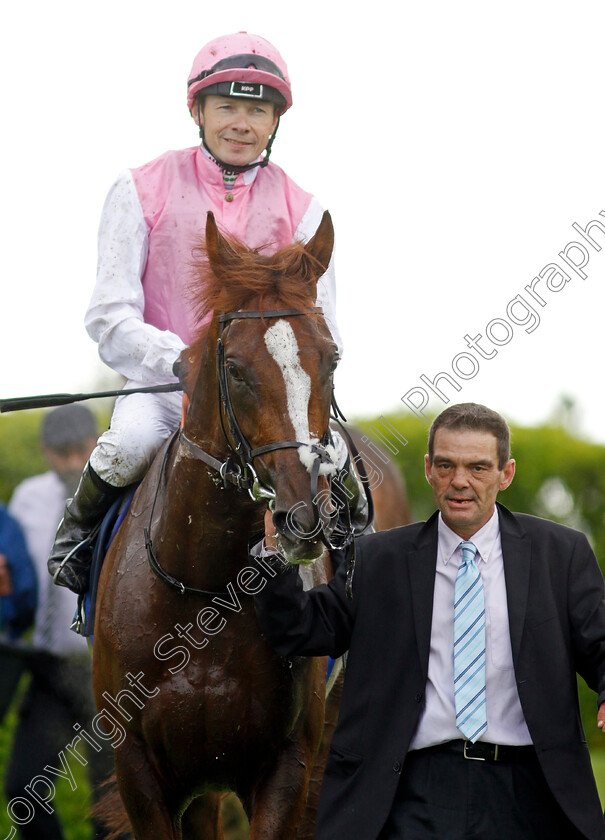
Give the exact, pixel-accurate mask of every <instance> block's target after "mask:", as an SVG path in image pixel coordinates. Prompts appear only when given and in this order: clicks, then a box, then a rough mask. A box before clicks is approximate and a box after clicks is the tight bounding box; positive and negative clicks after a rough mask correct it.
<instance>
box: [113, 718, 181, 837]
mask: <svg viewBox="0 0 605 840" xmlns="http://www.w3.org/2000/svg"><path fill="white" fill-rule="evenodd" d="M114 756H115V766H116V778H117V781H118V786H119V788H120V796H121V797H122V802H123V803H124V807H125V808H126V811H127V813H128V818H129V820H130V822H131V824H132V831H133V834H134V837H135V840H181V837H180V831H178V832H177V829H176V828H175V824H174V820H173V817H172V814H171V811H170V809H169V808H168V805H167V803H166V797H165V792H164V790H163V789H162V786H161V785H160V781H159V779H158V778H157V775H156V773H155V771H154V769H153V767H152V765H151V763H150V761H149V757H148V755H147V750H146V749H145V746H144V745H143V744H141V743H140V742H139V741H138V740H137V739H136V738H134V737H133V736H131V735H127V736H126V739H125V741H124V742H123V743H122V744H121V745H120V746H119V747H118V749H116V750H115V753H114Z"/></svg>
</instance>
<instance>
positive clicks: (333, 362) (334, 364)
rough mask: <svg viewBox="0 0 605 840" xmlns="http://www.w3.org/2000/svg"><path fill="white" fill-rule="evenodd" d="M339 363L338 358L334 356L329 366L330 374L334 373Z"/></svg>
mask: <svg viewBox="0 0 605 840" xmlns="http://www.w3.org/2000/svg"><path fill="white" fill-rule="evenodd" d="M339 361H340V356H334V358H333V359H332V364H331V365H330V373H334V371H335V370H336V368H337V367H338V362H339Z"/></svg>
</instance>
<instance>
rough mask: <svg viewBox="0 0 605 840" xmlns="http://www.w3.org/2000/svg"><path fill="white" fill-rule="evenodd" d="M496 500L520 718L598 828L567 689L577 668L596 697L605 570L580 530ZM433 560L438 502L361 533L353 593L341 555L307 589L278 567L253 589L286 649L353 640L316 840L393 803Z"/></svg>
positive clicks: (412, 712) (306, 650) (570, 805)
mask: <svg viewBox="0 0 605 840" xmlns="http://www.w3.org/2000/svg"><path fill="white" fill-rule="evenodd" d="M498 510H499V517H500V531H501V539H502V551H503V556H504V570H505V579H506V588H507V600H508V613H509V623H510V635H511V645H512V655H513V663H514V669H515V676H516V679H517V686H518V690H519V697H520V699H521V706H522V708H523V713H524V715H525V720H526V722H527V726H528V728H529V731H530V734H531V737H532V740H533V742H534V745H535V748H536V752H537V755H538V758H539V761H540V764H541V766H542V769H543V772H544V775H545V777H546V780H547V782H548V784H549V786H550V788H551V790H552V792H553V794H554V796H555V797H556V799H557V801H558V802H559V803H560V805H561V807H562V808H563V810H564V811H565V813H566V814H567V815H568V817H569V818H570V820H571V821H572V822H573V823H574V824H575V825H577V827H578V828H579V829H580V830H581V831H582V832H584V834H585V835H586V837H588V838H591V840H597V838H598V840H603V838H605V827H604V825H605V824H604V820H603V813H602V810H601V807H600V804H599V798H598V794H597V790H596V786H595V782H594V777H593V774H592V769H591V764H590V757H589V753H588V749H587V746H586V738H585V735H584V732H583V730H582V725H581V722H580V714H579V708H578V697H577V687H576V671H577V672H578V673H580V674H581V675H582V676H583V677H584V679H585V680H586V682H587V683H588V685H589V686H590V687H591V688H592V689H594V690H595V691H597V692H598V694H599V702H602V701H603V700H605V604H604V602H603V578H602V575H601V573H600V570H599V568H598V565H597V563H596V559H595V557H594V554H593V552H592V550H591V548H590V546H589V544H588V541H587V539H586V537H585V536H584V535H583V534H581V533H580V532H578V531H573V530H571V529H570V528H565V527H563V526H561V525H557V524H554V523H552V522H548V521H546V520H543V519H537V518H535V517H532V516H527V515H524V514H512V513H510V511H508V510H507V509H506V508H504V507H502V506H501V505H498ZM436 559H437V514H434V515H433V516H432V517H431V519H429V520H428V521H427V522H425V523H424V522H421V523H416V524H414V525H408V526H405V527H403V528H394V529H393V530H391V531H383V532H381V533H377V534H372V535H370V536H367V537H363V538H361V539H360V540H359V541H358V543H357V564H356V568H355V576H354V579H353V599H352V600H348V599H347V597H346V595H345V564H341V566H340V568H339V570H338V572H337V574H336V576H335V578H334V579H333V580H332V581H331V582H330V583H329V584H327V585H322V586H318V587H316V588H315V589H312V590H311V591H309V592H303V590H302V586H301V584H300V580H299V576H298V575H297V574H292V573H286V574H283V575H279V576H277V577H275V578H273V579H272V580H270V581H269V582H268V583H267V585H266V586H265V588H264V589H263V590H262V591H261V592H260V593H259V594H258V595H257V596H255V602H256V609H257V613H258V617H259V620H260V623H261V627H262V630H263V632H264V634H265V636H266V637H267V639H268V640H269V642H270V644H271V645H272V646H273V647H274V649H275V650H276V651H277V652H278V653H280V654H281V655H282V656H293V655H298V654H304V655H325V654H330V655H331V656H333V657H337V656H340V655H341V654H343V653H344V652H345V651H347V650H348V651H349V656H348V661H347V670H346V675H345V684H344V692H343V698H342V704H341V710H340V718H339V721H338V726H337V728H336V731H335V733H334V737H333V740H332V746H331V749H330V755H329V758H328V762H327V766H326V771H325V775H324V780H323V785H322V792H321V801H320V808H319V814H318V818H317V827H316V838H318V840H341V838H342V837H346V838H347V840H373V838H376V837H377V836H378V834H379V832H380V829H381V828H382V826H383V824H384V822H385V820H386V818H387V815H388V814H389V811H390V809H391V806H392V802H393V798H394V795H395V791H396V788H397V784H398V782H399V776H400V773H401V768H402V765H403V762H404V759H405V756H406V753H407V750H408V746H409V744H410V741H411V738H412V735H413V733H414V731H415V729H416V726H417V723H418V718H419V715H420V712H421V711H422V708H423V703H424V691H425V685H426V680H427V670H428V660H429V644H430V634H431V617H432V607H433V588H434V581H435V569H436Z"/></svg>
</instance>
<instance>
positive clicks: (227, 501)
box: [93, 214, 337, 840]
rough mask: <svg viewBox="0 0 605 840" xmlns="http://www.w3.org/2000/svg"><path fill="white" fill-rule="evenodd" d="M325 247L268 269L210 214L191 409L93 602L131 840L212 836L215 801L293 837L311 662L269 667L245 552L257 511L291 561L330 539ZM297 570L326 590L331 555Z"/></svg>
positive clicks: (116, 546) (310, 745)
mask: <svg viewBox="0 0 605 840" xmlns="http://www.w3.org/2000/svg"><path fill="white" fill-rule="evenodd" d="M332 247H333V231H332V224H331V221H330V218H329V215H328V214H325V215H324V218H323V220H322V223H321V225H320V226H319V228H318V230H317V233H316V234H315V236H314V237H313V239H312V240H311V241H310V242H309V243H308V244H307V245H306V246H303V245H302V244H298V243H297V244H294V245H292V246H290V247H289V248H286V249H283V250H281V251H279V252H277V253H276V254H274V255H273V256H270V257H267V256H261V255H259V254H257V253H255V252H251V251H248V250H247V249H245V248H244V247H243V246H241V245H240V244H239V243H236V242H233V241H230V240H226V239H225V238H223V237H222V236H221V235H220V234H219V232H218V230H217V228H216V225H215V223H214V218H213V217H212V215H211V214H209V218H208V222H207V226H206V245H205V251H206V254H207V260H208V266H207V269H209V270H207V271H206V273H205V277H204V283H203V286H202V289H201V291H200V297H201V296H203V299H204V304H205V306H206V311H211V310H212V311H213V312H214V313H215V314H214V315H213V316H212V319H211V321H210V322H209V324H208V325H207V326H206V327H205V328H204V329H203V330H202V332H201V334H200V336H199V338H198V340H196V342H195V343H194V344H192V345H191V347H190V348H188V349H187V350H186V351H184V353H183V354H182V358H181V362H182V370H183V378H184V381H185V390H186V393H187V396H188V397H189V408H188V410H187V412H186V416H185V417H184V424H183V428H182V429H181V431H180V434H177V435H176V436H175V437H174V438H172V439H171V440H170V441H168V442H167V443H166V444H165V446H164V447H163V450H162V451H161V452H160V453H159V455H158V457H157V458H156V460H155V462H154V464H153V465H152V467H151V469H150V471H149V473H148V475H147V476H146V478H145V479H144V481H143V482H142V484H141V485H140V486H139V488H138V490H137V492H136V494H135V496H134V499H133V502H132V504H131V507H130V510H129V512H128V515H127V517H126V519H125V521H124V522H123V524H122V526H121V527H120V530H119V532H118V534H117V536H116V538H115V539H114V541H113V544H112V546H111V548H110V550H109V553H108V555H107V558H106V560H105V564H104V568H103V572H102V576H101V580H100V582H99V590H98V599H97V610H96V615H97V618H96V624H95V635H94V649H93V664H94V690H95V699H96V702H97V707H98V708H99V710H103V711H104V712H105V713H106V715H105V717H104V718H103V720H104V721H105V728H106V729H107V728H108V726H112V725H113V726H114V727H115V728H116V732H118V733H119V735H117V736H116V739H115V742H114V752H115V766H116V776H117V781H118V786H119V789H120V794H121V797H122V800H123V803H124V806H125V808H126V811H127V813H128V817H129V819H130V823H131V825H132V830H133V832H134V835H135V837H136V838H137V840H169V839H170V840H172V839H173V838H174V839H175V840H176V838H179V839H180V838H184V839H187V838H205V840H218V838H222V837H223V832H222V827H221V823H220V798H221V793H222V792H224V791H227V790H231V791H234V792H236V793H237V795H238V797H239V799H240V800H241V802H242V804H243V806H244V808H245V810H246V813H247V815H248V818H249V821H250V837H251V838H253V840H260V838H262V840H293V839H294V838H295V837H296V833H297V827H298V825H299V823H300V821H301V818H302V814H303V810H304V807H305V802H306V796H307V787H308V782H309V775H310V770H311V766H312V763H313V757H314V754H315V752H316V750H317V748H318V745H319V743H320V739H321V735H322V731H323V723H324V693H325V674H326V662H325V660H324V659H307V658H304V659H303V658H299V659H296V660H293V661H287V660H283V659H281V658H280V657H278V656H276V655H275V654H274V653H273V652H272V651H271V649H270V648H269V646H268V645H267V644H266V642H265V641H264V640H263V639H262V637H261V636H260V633H259V629H258V625H257V622H256V617H255V612H254V607H253V599H252V597H251V595H252V594H253V593H254V592H256V591H259V590H260V588H262V586H264V583H265V580H266V578H267V577H268V576H269V574H274V572H272V570H271V569H270V568H268V567H264V566H263V565H262V561H259V562H258V563H257V564H256V565H252V564H251V562H250V561H249V560H248V553H247V544H248V540H249V539H250V536H251V535H253V534H255V533H258V532H259V531H261V530H262V523H263V514H264V511H265V509H266V503H265V504H259V503H258V500H259V498H260V499H261V500H262V499H263V498H264V499H265V501H266V500H269V501H270V504H271V508H272V510H273V516H274V521H275V524H276V527H277V530H278V533H279V535H280V541H281V547H282V551H283V553H284V554H285V555H286V557H287V558H288V560H290V561H292V562H303V563H308V562H309V561H311V560H314V559H316V558H318V557H320V555H321V554H322V549H323V545H322V542H321V540H320V538H319V537H317V536H315V537H313V538H312V539H304V538H301V537H300V536H298V534H301V533H302V534H310V533H317V525H318V522H319V524H320V525H321V526H322V528H323V534H324V537H325V536H328V537H329V534H330V531H331V529H332V527H333V523H334V517H333V515H331V512H330V511H329V510H328V512H327V513H326V511H325V508H326V505H322V506H321V509H320V508H318V506H317V505H314V504H313V495H314V494H317V493H321V492H322V491H323V490H325V489H326V488H327V479H326V475H328V474H329V473H330V472H333V471H334V469H335V466H334V463H333V458H334V450H333V448H332V447H331V446H330V445H328V443H327V438H326V433H327V430H328V424H329V414H330V404H331V396H332V373H333V370H334V368H335V366H336V361H337V349H336V346H335V344H334V342H333V340H332V338H331V335H330V332H329V330H328V328H327V326H326V324H325V322H324V320H323V317H322V315H321V312H320V310H317V309H316V308H315V306H314V302H315V299H316V285H317V280H318V279H319V277H320V276H321V275H322V274H323V273H324V271H325V268H326V266H327V265H328V262H329V260H330V255H331V252H332ZM221 313H223V316H222V318H219V316H220V315H221ZM217 350H218V358H219V362H218V365H217V361H216V359H217ZM238 484H239V487H238V486H237V485H238ZM242 488H243V489H242ZM246 490H248V491H249V492H246ZM301 501H302V502H304V503H305V504H304V505H303V506H302V510H301V505H300V502H301ZM293 508H295V510H296V513H295V514H294V518H292V515H291V513H290V511H291V509H293ZM306 573H307V575H308V578H309V579H308V585H315V584H318V583H320V582H324V581H326V580H327V579H328V578H329V576H330V575H331V569H330V568H329V560H327V561H326V560H325V559H323V558H320V559H319V560H318V561H317V562H316V563H314V564H312V565H310V566H308V567H307V570H306Z"/></svg>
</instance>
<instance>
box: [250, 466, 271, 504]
mask: <svg viewBox="0 0 605 840" xmlns="http://www.w3.org/2000/svg"><path fill="white" fill-rule="evenodd" d="M246 468H247V470H248V471H249V472H250V473H251V475H252V487H248V493H249V495H250V498H251V499H252V501H253V502H260V501H261V499H269V507H271V502H275V497H276V494H275V490H274V489H273V488H272V487H267V485H266V484H263V483H262V481H261V480H260V479H259V477H258V475H257V473H256V470H255V469H254V467H253V466H252V464H246Z"/></svg>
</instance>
